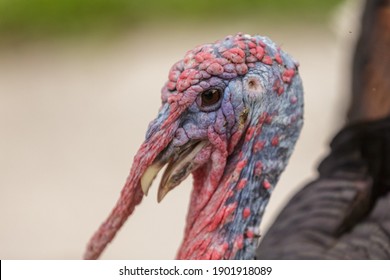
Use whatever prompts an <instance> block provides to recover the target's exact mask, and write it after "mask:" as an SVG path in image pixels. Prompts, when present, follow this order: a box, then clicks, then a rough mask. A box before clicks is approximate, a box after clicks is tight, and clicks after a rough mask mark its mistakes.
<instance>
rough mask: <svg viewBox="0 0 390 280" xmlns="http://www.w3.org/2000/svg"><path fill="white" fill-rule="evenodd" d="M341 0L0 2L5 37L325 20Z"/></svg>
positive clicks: (1, 0) (0, 0) (73, 0)
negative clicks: (174, 24) (156, 25)
mask: <svg viewBox="0 0 390 280" xmlns="http://www.w3.org/2000/svg"><path fill="white" fill-rule="evenodd" d="M340 2H342V0H316V1H313V0H257V1H256V0H187V1H186V0H165V1H157V0H139V1H135V0H0V35H2V36H7V35H10V36H34V35H54V34H57V35H62V34H75V33H81V34H84V33H85V32H100V33H105V32H109V33H112V32H116V31H120V30H124V29H128V28H131V27H134V26H136V25H137V24H142V23H144V22H153V21H156V22H161V21H180V24H185V23H186V22H188V21H192V22H197V21H202V22H205V21H206V23H208V22H210V21H213V20H214V21H221V20H226V21H228V20H229V21H230V20H235V21H236V20H239V19H242V18H248V17H251V18H258V19H263V18H267V19H268V18H269V19H273V18H274V19H275V20H281V19H291V18H295V19H300V20H322V19H324V18H325V17H326V16H327V15H328V14H329V12H330V11H331V10H332V8H334V6H335V5H337V4H338V3H340Z"/></svg>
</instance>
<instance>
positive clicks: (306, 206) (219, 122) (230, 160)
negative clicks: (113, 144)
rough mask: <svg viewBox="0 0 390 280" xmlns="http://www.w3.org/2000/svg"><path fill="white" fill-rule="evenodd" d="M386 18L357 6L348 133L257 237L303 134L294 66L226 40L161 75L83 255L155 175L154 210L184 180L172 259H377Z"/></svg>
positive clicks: (385, 230)
mask: <svg viewBox="0 0 390 280" xmlns="http://www.w3.org/2000/svg"><path fill="white" fill-rule="evenodd" d="M389 14H390V1H389V0H368V1H367V4H366V8H365V14H364V17H363V26H362V33H361V37H360V39H359V41H358V45H357V50H356V54H355V58H354V71H353V89H352V91H353V95H352V103H351V108H350V111H349V120H348V124H347V126H346V127H345V128H344V129H342V130H341V131H340V132H339V133H338V134H337V135H336V137H335V138H334V140H333V141H332V144H331V152H330V154H329V156H327V157H326V158H325V160H323V162H322V163H321V164H320V167H319V177H318V179H316V180H315V181H313V182H311V183H309V184H308V185H307V186H305V187H304V188H303V189H302V190H301V191H299V192H298V193H297V194H296V195H295V196H294V197H293V198H292V199H291V200H290V201H289V203H288V204H287V205H286V207H285V208H284V210H283V211H282V212H281V213H280V215H279V217H277V219H276V220H275V222H274V224H273V225H272V226H271V228H270V230H269V231H268V233H267V234H266V235H265V236H261V235H260V233H259V231H258V228H259V224H260V222H261V218H262V215H263V213H264V210H265V207H266V205H267V203H268V201H269V199H270V196H271V193H272V190H273V189H274V188H275V186H276V183H277V181H278V178H279V176H280V174H281V173H282V171H283V170H284V168H285V166H286V165H287V163H288V159H289V157H290V155H291V153H292V151H293V148H294V145H295V142H296V141H297V139H298V136H299V133H300V130H301V128H302V125H303V87H302V82H301V79H300V76H299V72H298V63H297V62H295V61H294V60H293V59H292V58H291V57H290V56H289V55H288V54H286V53H285V52H283V51H282V50H281V49H280V48H278V47H277V45H276V44H275V43H273V42H272V41H271V40H270V39H268V38H266V37H262V36H250V35H244V34H237V35H235V36H228V37H226V38H225V39H223V40H220V41H217V42H215V43H214V44H206V45H202V46H199V47H196V48H195V49H193V50H191V51H189V52H188V53H187V54H186V55H185V57H184V59H183V60H181V61H179V62H178V63H176V64H175V65H174V66H173V67H172V69H171V70H170V72H169V80H168V82H167V83H166V84H165V86H164V88H163V90H162V106H161V108H160V110H159V113H158V116H157V118H156V119H155V120H153V121H152V122H151V123H150V125H149V128H148V131H147V133H146V138H145V141H144V143H143V144H142V145H141V147H140V149H139V151H138V153H137V154H136V156H135V158H134V163H133V166H132V169H131V171H130V175H129V177H128V179H127V182H126V184H125V186H124V188H123V190H122V193H121V196H120V198H119V200H118V202H117V204H116V206H115V207H114V209H113V210H112V212H111V214H110V215H109V217H108V218H107V220H106V221H105V222H104V223H103V224H102V225H101V227H100V228H99V230H98V231H97V232H96V233H95V235H94V236H93V237H92V239H91V240H90V242H89V244H88V246H87V251H86V253H85V255H84V257H85V258H86V259H96V258H98V257H99V256H100V254H101V253H102V251H103V250H104V248H105V247H106V246H107V244H108V243H109V242H110V241H111V240H112V239H113V238H114V236H115V234H116V232H117V231H118V229H119V228H120V227H121V226H122V225H123V223H124V222H125V221H126V219H127V218H128V217H129V215H131V214H132V213H133V211H134V208H135V206H136V205H138V204H139V203H140V202H141V200H142V198H143V196H144V195H146V194H147V193H148V190H149V188H150V186H151V183H152V181H153V179H154V178H155V176H156V175H157V173H158V172H159V171H160V170H161V169H162V168H163V167H164V166H166V169H165V171H164V174H163V176H162V179H161V182H160V185H159V189H158V201H161V200H162V199H163V198H164V196H165V195H166V194H167V193H168V192H169V191H171V190H172V189H174V188H175V187H177V186H178V185H179V184H180V182H182V181H183V180H184V179H185V178H186V177H187V176H188V175H189V174H190V173H192V174H193V178H194V183H193V190H192V194H191V200H190V207H189V211H188V215H187V220H186V227H185V233H184V239H183V241H182V244H181V246H180V248H179V251H178V254H177V258H178V259H370V258H371V259H389V258H390V194H389V190H390V177H389V176H390V175H389V174H390V163H389V160H390V147H389V143H390V117H388V116H389V115H390V97H389V95H388V94H389V92H390V83H389V79H388V73H389V72H390V68H389V67H390V53H389V51H388V50H389V49H390V48H389V46H390V41H389V40H390V17H389ZM260 237H261V239H262V240H261V241H262V242H261V243H260V246H258V241H259V238H260Z"/></svg>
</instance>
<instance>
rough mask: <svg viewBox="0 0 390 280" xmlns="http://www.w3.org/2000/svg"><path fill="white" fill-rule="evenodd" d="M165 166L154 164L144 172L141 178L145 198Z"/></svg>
mask: <svg viewBox="0 0 390 280" xmlns="http://www.w3.org/2000/svg"><path fill="white" fill-rule="evenodd" d="M163 166H164V165H161V164H157V163H155V164H152V165H150V166H149V167H148V168H147V169H146V170H145V172H144V174H143V175H142V177H141V188H142V191H143V192H144V194H145V196H147V195H148V192H149V189H150V186H151V185H152V183H153V180H154V179H155V178H156V176H157V174H158V172H159V171H160V170H161V168H163Z"/></svg>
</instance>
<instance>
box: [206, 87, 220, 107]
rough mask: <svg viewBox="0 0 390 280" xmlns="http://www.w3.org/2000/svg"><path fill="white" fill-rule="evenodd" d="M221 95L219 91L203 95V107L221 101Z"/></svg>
mask: <svg viewBox="0 0 390 280" xmlns="http://www.w3.org/2000/svg"><path fill="white" fill-rule="evenodd" d="M220 97H221V94H220V92H219V90H218V89H210V90H208V91H205V92H203V93H202V106H210V105H213V104H215V103H217V102H218V101H219V98H220Z"/></svg>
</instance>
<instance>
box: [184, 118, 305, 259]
mask: <svg viewBox="0 0 390 280" xmlns="http://www.w3.org/2000/svg"><path fill="white" fill-rule="evenodd" d="M250 119H251V120H250V123H249V125H248V127H247V129H246V130H245V133H244V134H243V136H242V137H241V140H240V142H239V143H238V144H237V145H236V147H235V149H234V151H233V153H232V154H231V155H230V156H227V157H225V158H224V159H221V158H219V155H221V154H223V153H217V154H216V155H215V156H214V157H213V154H212V156H211V160H210V161H209V162H208V163H207V164H206V165H204V166H203V167H201V168H199V169H198V170H196V171H195V172H194V174H193V175H194V188H193V192H192V195H191V203H190V207H189V212H188V216H187V224H186V228H185V235H184V240H183V242H182V245H181V247H180V249H179V252H178V254H177V258H178V259H253V258H254V252H255V249H256V246H257V238H258V237H259V225H260V222H261V219H262V216H263V213H264V209H265V207H266V205H267V203H268V201H269V198H270V195H271V192H272V190H273V188H274V186H275V185H276V183H277V181H278V179H279V175H280V174H281V173H282V171H283V170H284V168H285V166H286V165H287V162H288V158H289V156H290V154H291V152H292V149H293V146H294V143H295V141H296V139H297V137H298V134H299V129H297V126H296V125H298V127H300V126H301V125H302V120H301V118H297V116H296V115H292V116H291V117H290V118H282V117H279V116H278V113H277V112H272V113H264V112H263V113H261V112H256V111H255V112H252V116H251V117H250ZM218 160H219V161H218ZM215 165H219V166H217V167H215ZM218 169H222V171H221V173H220V174H216V173H217V172H215V170H218ZM213 171H214V172H213Z"/></svg>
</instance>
